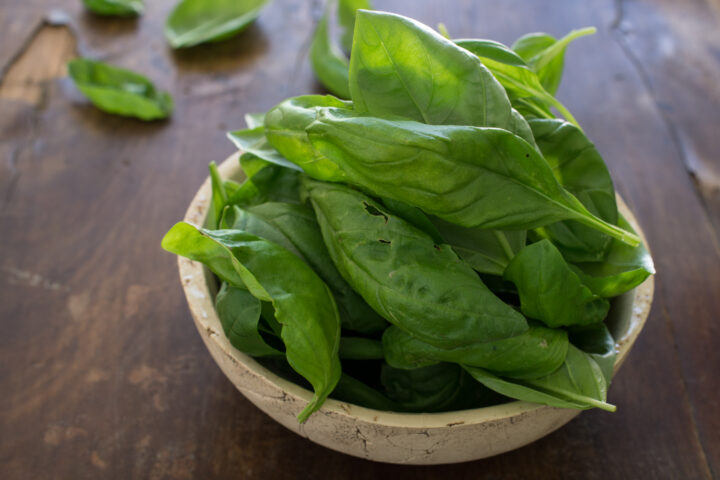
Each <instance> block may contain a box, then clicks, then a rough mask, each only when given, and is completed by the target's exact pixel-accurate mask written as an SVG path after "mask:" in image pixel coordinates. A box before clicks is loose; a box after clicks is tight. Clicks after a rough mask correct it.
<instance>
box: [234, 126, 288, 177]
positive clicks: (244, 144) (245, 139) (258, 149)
mask: <svg viewBox="0 0 720 480" xmlns="http://www.w3.org/2000/svg"><path fill="white" fill-rule="evenodd" d="M227 137H228V138H229V139H230V141H231V142H233V143H234V144H235V146H236V147H237V148H239V149H240V150H242V151H243V152H245V153H251V154H253V155H255V156H256V157H258V158H261V159H263V160H265V161H266V162H270V163H274V164H275V165H279V166H281V167H285V168H290V169H292V170H297V171H298V172H302V168H300V167H298V166H297V165H295V164H294V163H292V162H289V161H288V160H287V159H285V157H283V156H282V155H281V154H280V153H279V152H278V151H277V150H275V149H274V148H273V147H272V145H270V143H269V142H268V140H267V138H266V137H265V127H263V126H259V127H255V128H252V129H246V130H235V131H234V132H228V133H227Z"/></svg>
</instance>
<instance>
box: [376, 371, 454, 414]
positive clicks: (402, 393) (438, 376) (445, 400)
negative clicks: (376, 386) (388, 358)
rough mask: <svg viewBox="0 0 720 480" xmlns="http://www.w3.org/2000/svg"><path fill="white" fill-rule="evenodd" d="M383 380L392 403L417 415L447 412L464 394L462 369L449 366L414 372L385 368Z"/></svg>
mask: <svg viewBox="0 0 720 480" xmlns="http://www.w3.org/2000/svg"><path fill="white" fill-rule="evenodd" d="M380 380H381V382H382V384H383V386H384V387H385V391H386V394H387V396H388V398H390V400H392V401H394V402H395V403H397V404H398V405H399V406H400V407H401V409H403V410H408V411H416V412H417V411H420V412H437V411H442V410H446V409H447V408H448V407H449V406H451V405H452V404H453V403H454V402H456V401H457V400H458V397H460V396H461V395H462V392H463V390H464V389H463V386H464V385H463V383H464V382H463V371H462V369H461V368H460V367H458V366H457V365H453V364H450V363H440V364H437V365H432V366H429V367H423V368H417V369H414V370H404V369H399V368H393V367H391V366H389V365H383V367H382V371H381V373H380Z"/></svg>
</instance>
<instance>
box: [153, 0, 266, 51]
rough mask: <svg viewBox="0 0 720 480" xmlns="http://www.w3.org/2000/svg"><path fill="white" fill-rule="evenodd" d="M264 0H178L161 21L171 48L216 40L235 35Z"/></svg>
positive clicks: (253, 15) (255, 16)
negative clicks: (165, 18) (166, 16)
mask: <svg viewBox="0 0 720 480" xmlns="http://www.w3.org/2000/svg"><path fill="white" fill-rule="evenodd" d="M267 3H268V0H242V1H239V0H181V1H180V2H179V3H178V4H177V5H176V6H175V8H174V9H173V11H172V12H171V13H170V15H169V16H168V18H167V21H166V23H165V37H166V38H167V40H168V42H170V45H171V46H172V47H173V48H186V47H193V46H195V45H199V44H201V43H206V42H219V41H221V40H225V39H227V38H230V37H232V36H234V35H237V34H238V33H240V32H241V31H242V30H244V29H245V28H246V27H247V26H248V25H250V24H251V23H252V22H253V21H254V20H255V19H256V18H257V17H258V15H260V11H261V10H262V9H263V7H265V5H266V4H267Z"/></svg>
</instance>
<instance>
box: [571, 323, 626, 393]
mask: <svg viewBox="0 0 720 480" xmlns="http://www.w3.org/2000/svg"><path fill="white" fill-rule="evenodd" d="M569 333H570V342H571V343H572V344H573V345H575V346H576V347H578V348H579V349H580V350H582V351H583V352H585V353H587V354H588V355H590V356H591V357H592V358H593V360H595V363H597V364H598V366H599V367H600V370H602V373H603V376H604V377H605V382H606V383H607V384H608V385H610V381H611V380H612V377H613V369H614V367H615V359H616V357H617V354H618V350H617V345H616V344H615V339H614V338H613V336H612V334H611V333H610V330H608V328H607V326H606V325H605V324H604V323H597V324H595V325H588V326H585V327H573V328H571V329H570V332H569Z"/></svg>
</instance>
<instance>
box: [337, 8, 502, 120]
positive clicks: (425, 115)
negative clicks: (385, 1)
mask: <svg viewBox="0 0 720 480" xmlns="http://www.w3.org/2000/svg"><path fill="white" fill-rule="evenodd" d="M418 59H422V60H421V61H420V60H418ZM350 93H351V94H352V99H353V104H354V108H355V110H356V111H358V112H359V113H369V114H371V115H374V116H388V115H394V116H403V117H406V118H409V119H411V120H416V121H418V122H423V123H428V124H453V125H478V126H491V127H500V128H507V126H508V124H509V123H510V121H511V113H510V108H511V107H510V101H509V100H508V97H507V94H506V93H505V89H504V88H503V87H502V86H501V85H500V84H499V83H498V82H497V80H495V78H494V77H493V76H492V74H491V73H490V72H489V71H488V70H487V68H485V67H484V66H483V64H482V63H481V62H480V60H479V59H478V58H477V57H476V56H475V55H472V54H471V53H469V52H468V51H467V50H465V49H463V48H460V47H458V46H457V45H455V44H454V43H453V42H452V41H450V40H448V39H446V38H444V37H442V36H441V35H439V34H438V33H437V32H435V31H433V30H431V29H430V28H428V27H426V26H425V25H423V24H421V23H419V22H416V21H415V20H412V19H409V18H406V17H401V16H399V15H394V14H391V13H385V12H370V11H365V10H362V11H359V12H358V13H357V17H356V21H355V37H354V41H353V46H352V53H351V56H350Z"/></svg>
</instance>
